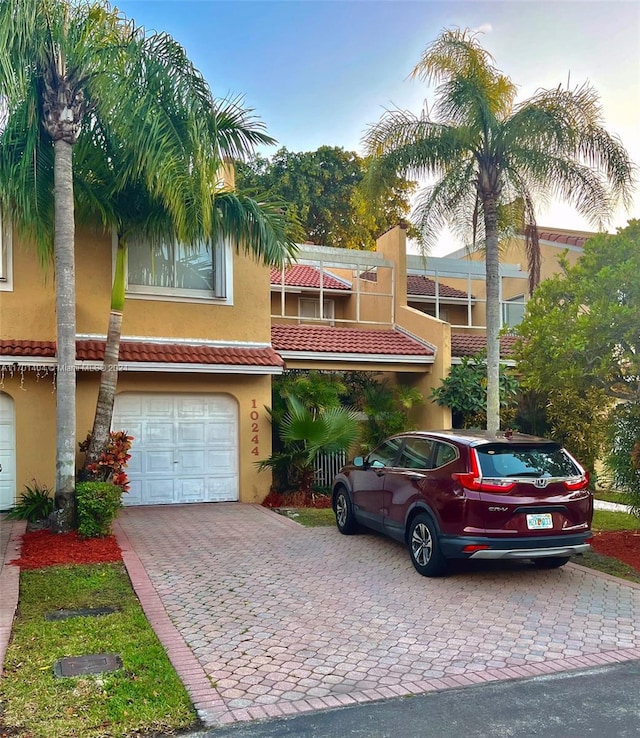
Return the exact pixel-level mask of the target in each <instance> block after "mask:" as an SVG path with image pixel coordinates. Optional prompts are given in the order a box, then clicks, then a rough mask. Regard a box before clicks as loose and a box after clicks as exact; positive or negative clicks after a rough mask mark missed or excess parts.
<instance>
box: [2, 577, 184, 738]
mask: <svg viewBox="0 0 640 738" xmlns="http://www.w3.org/2000/svg"><path fill="white" fill-rule="evenodd" d="M99 606H110V607H114V608H116V610H117V611H116V612H115V613H113V614H110V615H101V616H99V617H75V618H72V619H69V620H58V621H48V620H46V619H45V617H44V616H45V614H46V613H49V612H54V611H56V610H58V609H72V610H75V609H80V608H93V607H99ZM100 653H117V654H120V656H121V657H122V662H123V668H122V669H120V670H118V671H114V672H111V673H103V674H99V675H91V676H78V677H66V678H57V677H55V676H54V672H53V666H54V663H55V661H56V660H57V659H60V658H62V657H65V656H82V655H89V654H100ZM4 668H5V672H4V675H3V678H2V681H1V682H0V701H1V702H2V712H3V714H2V725H3V728H4V729H5V730H8V731H9V735H11V736H24V737H25V738H27V737H28V738H69V737H70V736H76V737H77V738H80V737H81V738H98V736H99V737H100V738H106V737H108V736H114V737H115V736H125V735H133V734H138V733H150V732H153V733H155V734H157V733H163V732H166V733H169V732H172V731H174V730H179V729H184V728H188V727H191V726H193V725H194V724H195V722H196V714H195V712H194V710H193V707H192V705H191V701H190V699H189V696H188V694H187V692H186V691H185V689H184V687H183V685H182V683H181V682H180V680H179V678H178V676H177V674H176V673H175V670H174V669H173V666H172V665H171V663H170V661H169V659H168V657H167V655H166V652H165V650H164V648H163V647H162V645H161V644H160V642H159V641H158V639H157V638H156V635H155V633H154V632H153V630H152V628H151V626H150V625H149V623H148V622H147V620H146V618H145V616H144V613H143V612H142V609H141V607H140V605H139V603H138V600H137V598H136V596H135V594H134V592H133V590H132V588H131V584H130V582H129V578H128V576H127V574H126V571H125V569H124V567H123V566H122V565H121V564H97V565H91V566H64V567H62V566H56V567H47V568H44V569H38V570H34V571H22V572H21V574H20V603H19V607H18V613H17V615H16V619H15V621H14V623H13V630H12V638H11V643H10V645H9V648H8V650H7V654H6V657H5V664H4Z"/></svg>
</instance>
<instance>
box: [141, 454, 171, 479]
mask: <svg viewBox="0 0 640 738" xmlns="http://www.w3.org/2000/svg"><path fill="white" fill-rule="evenodd" d="M173 457H174V453H173V451H171V450H168V451H156V450H150V451H147V452H146V453H145V455H144V459H145V464H144V471H145V472H146V473H147V474H164V475H166V474H173V473H174V471H175V469H174V466H175V465H174V458H173Z"/></svg>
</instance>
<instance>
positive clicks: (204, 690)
mask: <svg viewBox="0 0 640 738" xmlns="http://www.w3.org/2000/svg"><path fill="white" fill-rule="evenodd" d="M113 532H114V534H115V536H116V539H117V541H118V545H119V546H120V550H121V552H122V560H123V562H124V565H125V568H126V570H127V573H128V574H129V578H130V579H131V583H132V585H133V589H134V590H135V593H136V595H137V596H138V599H139V600H140V604H141V606H142V609H143V610H144V614H145V615H146V617H147V620H148V621H149V623H150V625H151V627H152V628H153V630H154V632H155V634H156V636H157V637H158V639H159V640H160V642H161V643H162V645H163V646H164V648H165V650H166V652H167V655H168V656H169V660H170V661H171V663H172V664H173V667H174V669H175V670H176V672H177V674H178V676H179V677H180V679H181V681H182V683H183V685H184V687H185V689H186V690H187V692H188V693H189V697H190V698H191V701H192V702H193V706H194V707H195V709H196V712H197V713H198V717H199V719H200V720H201V721H202V723H203V724H204V725H205V726H207V727H213V726H215V725H220V724H221V720H222V719H223V714H224V713H228V709H227V707H226V705H225V703H224V701H223V699H222V697H221V696H220V694H219V693H218V691H217V690H216V689H214V687H213V686H212V685H211V682H210V681H209V678H208V677H207V675H206V673H205V671H204V669H203V668H202V666H201V665H200V662H199V661H198V660H197V659H196V657H195V656H194V654H193V651H192V650H191V649H190V648H189V646H188V645H187V644H186V643H185V640H184V638H183V637H182V636H181V635H180V632H179V631H178V629H177V628H176V627H175V626H174V625H173V623H172V622H171V620H170V618H169V616H168V615H167V612H166V610H165V608H164V606H163V604H162V601H161V599H160V596H159V595H158V593H157V592H156V590H155V587H154V586H153V584H152V583H151V580H150V579H149V576H148V575H147V572H146V571H145V568H144V566H143V565H142V562H141V561H140V558H139V557H138V555H137V554H136V552H135V551H134V549H133V547H132V546H131V543H130V542H129V538H128V537H127V534H126V533H125V532H124V530H123V529H122V527H121V526H120V524H119V522H118V521H116V522H115V523H114V525H113ZM226 722H229V720H227V721H226Z"/></svg>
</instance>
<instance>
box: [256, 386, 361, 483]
mask: <svg viewBox="0 0 640 738" xmlns="http://www.w3.org/2000/svg"><path fill="white" fill-rule="evenodd" d="M286 405H287V411H286V412H285V414H284V416H283V417H282V419H281V421H280V424H279V425H280V427H279V434H280V438H281V440H282V443H283V449H282V451H279V452H276V453H273V454H272V455H271V456H270V457H269V458H268V459H265V460H264V461H261V462H259V464H258V468H259V469H261V470H263V469H272V470H273V471H274V472H275V473H276V475H277V476H280V477H281V478H285V479H286V481H287V483H288V485H290V486H295V487H296V488H297V489H298V490H299V491H300V492H302V493H304V494H305V495H307V496H309V497H310V496H311V494H312V485H313V482H314V480H315V462H316V459H317V458H318V455H319V454H320V453H321V452H322V453H328V454H331V453H339V452H342V451H348V450H349V449H350V448H351V447H352V446H353V445H354V444H355V442H356V441H357V439H358V435H359V431H360V427H359V416H358V413H356V412H355V411H354V410H351V409H350V408H345V407H328V408H324V409H317V408H315V409H313V408H308V407H305V406H304V405H303V404H302V402H300V400H299V399H298V398H297V397H294V396H290V397H287V398H286Z"/></svg>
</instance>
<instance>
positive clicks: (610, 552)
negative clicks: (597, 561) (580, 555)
mask: <svg viewBox="0 0 640 738" xmlns="http://www.w3.org/2000/svg"><path fill="white" fill-rule="evenodd" d="M591 547H592V548H593V550H594V551H596V552H597V553H599V554H603V555H604V556H612V557H613V558H615V559H618V560H619V561H624V563H625V564H629V566H632V567H633V568H634V569H636V570H637V571H639V572H640V530H639V531H633V530H616V531H603V532H601V533H594V536H593V541H592V542H591Z"/></svg>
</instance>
